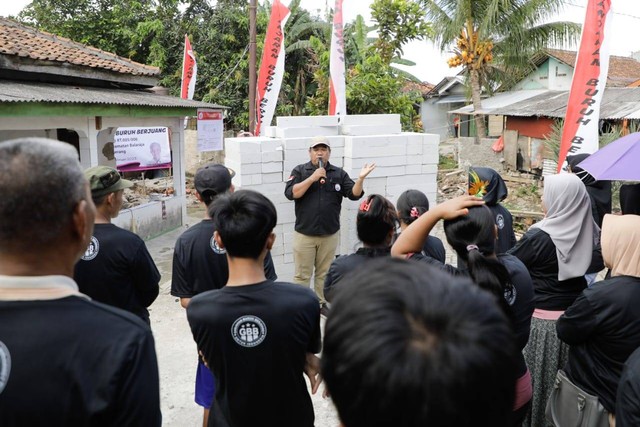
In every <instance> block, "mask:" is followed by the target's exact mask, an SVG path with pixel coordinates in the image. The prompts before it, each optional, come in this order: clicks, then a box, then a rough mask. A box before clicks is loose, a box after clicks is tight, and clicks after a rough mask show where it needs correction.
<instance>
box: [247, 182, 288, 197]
mask: <svg viewBox="0 0 640 427" xmlns="http://www.w3.org/2000/svg"><path fill="white" fill-rule="evenodd" d="M251 189H252V190H255V191H258V192H260V193H262V194H264V195H265V196H267V197H270V196H271V195H275V194H283V193H284V184H283V183H280V182H274V183H270V184H260V185H255V186H252V188H251Z"/></svg>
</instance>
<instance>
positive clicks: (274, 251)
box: [271, 236, 285, 257]
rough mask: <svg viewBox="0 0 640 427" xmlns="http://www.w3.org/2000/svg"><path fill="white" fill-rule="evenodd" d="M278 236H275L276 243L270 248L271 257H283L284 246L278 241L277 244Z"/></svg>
mask: <svg viewBox="0 0 640 427" xmlns="http://www.w3.org/2000/svg"><path fill="white" fill-rule="evenodd" d="M279 237H280V236H276V241H275V243H274V244H273V247H272V248H271V256H272V257H273V256H278V255H284V253H285V249H284V244H283V243H282V241H280V244H278V241H279V240H280V239H279Z"/></svg>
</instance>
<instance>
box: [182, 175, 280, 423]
mask: <svg viewBox="0 0 640 427" xmlns="http://www.w3.org/2000/svg"><path fill="white" fill-rule="evenodd" d="M234 176H235V172H234V171H233V170H232V169H229V168H227V167H226V166H224V165H221V164H217V163H210V164H207V165H205V166H203V167H201V168H200V169H198V170H197V171H196V174H195V176H194V179H193V183H194V185H195V188H196V197H197V199H198V200H199V201H200V202H201V203H203V204H204V205H205V207H207V208H208V207H209V206H210V205H211V203H212V202H213V201H214V200H215V199H216V198H217V197H219V196H221V195H223V194H226V193H232V192H233V191H234V187H233V184H232V179H233V177H234ZM214 231H215V226H214V223H213V221H212V220H211V217H210V216H209V212H208V210H205V217H204V219H203V220H202V221H200V222H199V223H197V224H195V225H194V226H192V227H190V228H189V229H187V230H186V231H185V232H184V233H182V235H180V237H178V240H177V241H176V244H175V250H174V252H173V274H172V277H171V295H173V296H176V297H178V298H180V304H181V305H182V307H184V308H187V306H188V305H189V301H190V300H191V298H193V297H194V296H195V295H197V294H200V293H202V292H206V291H210V290H212V289H220V288H222V287H223V286H224V285H225V284H226V283H227V279H228V278H229V268H228V266H227V257H226V251H225V249H224V248H221V247H220V246H218V245H217V244H216V242H215V240H214V238H213V233H214ZM264 272H265V276H266V277H267V278H268V279H269V280H276V279H277V278H278V276H276V272H275V267H274V265H273V260H272V258H271V253H270V252H269V253H267V256H266V257H265V262H264ZM214 394H215V380H214V378H213V376H212V375H211V372H210V371H209V370H208V369H207V367H206V366H204V364H203V363H202V361H201V360H198V369H197V371H196V388H195V402H196V403H197V404H198V405H199V406H202V407H203V408H204V420H203V424H204V425H206V424H207V418H208V416H209V408H210V407H211V402H212V401H213V396H214Z"/></svg>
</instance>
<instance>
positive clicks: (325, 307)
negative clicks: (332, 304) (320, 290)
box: [320, 303, 331, 317]
mask: <svg viewBox="0 0 640 427" xmlns="http://www.w3.org/2000/svg"><path fill="white" fill-rule="evenodd" d="M330 311H331V310H330V309H329V306H328V305H327V303H324V304H320V315H321V316H324V317H327V316H328V315H329V312H330Z"/></svg>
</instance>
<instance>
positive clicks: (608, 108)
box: [482, 88, 640, 120]
mask: <svg viewBox="0 0 640 427" xmlns="http://www.w3.org/2000/svg"><path fill="white" fill-rule="evenodd" d="M568 102H569V91H549V92H547V93H545V94H542V95H537V96H535V97H533V98H529V99H527V100H525V101H520V102H516V103H513V104H510V105H504V106H502V107H501V108H497V109H494V110H492V111H491V112H490V113H485V114H504V115H507V116H519V117H532V116H544V117H557V118H562V117H564V116H565V113H566V107H567V103H568ZM482 103H483V109H484V103H485V101H482ZM600 119H609V120H615V119H640V88H606V89H605V92H604V96H603V98H602V105H601V106H600Z"/></svg>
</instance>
